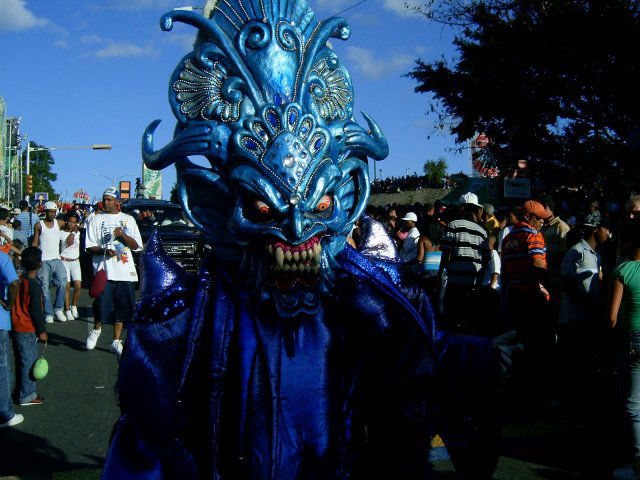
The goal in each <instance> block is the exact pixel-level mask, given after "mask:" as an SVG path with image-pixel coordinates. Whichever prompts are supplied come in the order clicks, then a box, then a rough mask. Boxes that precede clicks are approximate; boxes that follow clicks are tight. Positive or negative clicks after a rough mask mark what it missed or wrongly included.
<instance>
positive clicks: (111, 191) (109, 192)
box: [102, 187, 120, 198]
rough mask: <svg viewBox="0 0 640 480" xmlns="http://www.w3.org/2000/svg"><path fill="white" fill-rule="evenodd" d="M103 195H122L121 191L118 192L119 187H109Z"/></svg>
mask: <svg viewBox="0 0 640 480" xmlns="http://www.w3.org/2000/svg"><path fill="white" fill-rule="evenodd" d="M102 196H103V197H113V198H119V197H120V192H118V189H117V188H116V187H109V188H107V189H106V190H105V191H104V193H103V194H102Z"/></svg>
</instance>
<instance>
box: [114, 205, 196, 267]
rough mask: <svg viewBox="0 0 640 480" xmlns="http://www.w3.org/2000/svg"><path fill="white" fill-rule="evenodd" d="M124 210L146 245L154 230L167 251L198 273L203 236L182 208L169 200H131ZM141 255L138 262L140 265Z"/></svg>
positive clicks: (183, 264) (123, 206) (180, 262)
mask: <svg viewBox="0 0 640 480" xmlns="http://www.w3.org/2000/svg"><path fill="white" fill-rule="evenodd" d="M121 209H122V211H123V212H125V213H128V214H129V215H131V216H132V217H133V218H135V220H136V222H137V224H138V228H139V229H140V235H141V236H142V241H143V242H144V244H145V245H146V243H147V240H148V239H149V237H150V236H151V234H152V233H153V231H154V230H157V231H158V235H159V236H160V239H161V240H162V245H163V246H164V249H165V251H166V252H167V254H169V256H170V257H171V258H173V259H174V260H175V261H176V262H177V263H178V264H179V265H181V266H182V267H183V268H184V269H185V270H186V271H188V272H196V271H197V270H198V267H199V265H200V260H201V259H202V255H203V244H202V239H201V235H200V232H199V231H198V230H197V229H196V228H195V227H194V226H193V224H192V223H191V222H190V221H189V220H188V219H187V218H186V217H185V215H184V212H183V211H182V208H181V207H180V205H176V204H175V203H171V202H168V201H166V200H148V199H138V198H136V199H131V200H127V201H126V202H124V203H122V205H121ZM137 255H138V254H135V253H134V259H135V260H136V265H138V262H137V258H136V257H137Z"/></svg>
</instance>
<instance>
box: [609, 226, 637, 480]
mask: <svg viewBox="0 0 640 480" xmlns="http://www.w3.org/2000/svg"><path fill="white" fill-rule="evenodd" d="M621 234H622V239H621V240H622V242H623V246H624V247H625V248H626V250H627V252H628V257H627V258H629V260H627V261H625V262H622V263H621V264H620V265H618V267H617V268H616V269H615V270H614V271H613V274H612V278H613V288H612V293H611V300H610V304H609V321H610V322H611V327H612V328H613V327H615V326H616V325H617V324H620V326H621V327H622V328H623V330H624V332H625V341H624V342H623V344H622V345H623V347H622V348H623V349H624V350H623V351H622V354H623V358H624V366H625V370H624V372H625V384H626V385H625V386H626V389H625V393H626V413H627V416H628V418H629V421H630V423H631V430H632V433H633V454H634V459H633V465H632V466H633V468H634V470H635V471H636V474H637V475H638V474H640V218H639V219H633V220H631V221H629V222H627V223H626V224H624V228H623V230H622V232H621Z"/></svg>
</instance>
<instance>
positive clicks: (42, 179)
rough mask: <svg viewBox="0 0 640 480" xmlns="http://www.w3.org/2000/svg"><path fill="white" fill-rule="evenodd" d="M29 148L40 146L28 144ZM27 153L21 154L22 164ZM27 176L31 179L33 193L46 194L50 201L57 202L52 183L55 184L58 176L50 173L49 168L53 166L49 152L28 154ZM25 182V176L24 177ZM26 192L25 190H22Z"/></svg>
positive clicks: (33, 143) (42, 151) (32, 143)
mask: <svg viewBox="0 0 640 480" xmlns="http://www.w3.org/2000/svg"><path fill="white" fill-rule="evenodd" d="M29 144H30V145H31V148H39V147H42V145H38V144H37V143H35V142H29ZM26 158H27V152H26V151H25V152H24V153H23V154H22V160H23V162H26ZM29 163H30V165H29V174H30V175H31V176H32V177H33V193H35V192H47V193H48V194H49V199H50V200H57V199H58V194H57V193H55V190H54V188H53V185H52V182H55V181H56V179H57V178H58V174H57V173H54V172H52V171H51V166H52V165H54V164H55V161H54V159H53V155H51V151H50V150H41V151H38V152H33V151H32V152H31V153H30V154H29ZM25 182H26V175H25ZM23 191H26V190H23Z"/></svg>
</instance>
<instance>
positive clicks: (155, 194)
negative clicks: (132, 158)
mask: <svg viewBox="0 0 640 480" xmlns="http://www.w3.org/2000/svg"><path fill="white" fill-rule="evenodd" d="M142 188H143V189H144V190H143V191H144V197H145V198H153V199H157V200H161V199H162V175H161V173H160V171H159V170H150V169H148V168H147V167H146V165H145V164H144V163H143V164H142Z"/></svg>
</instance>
